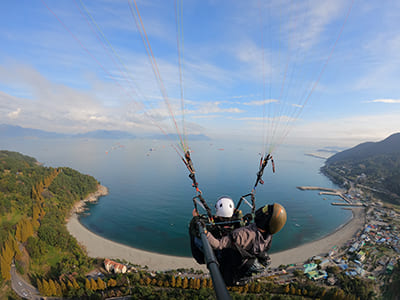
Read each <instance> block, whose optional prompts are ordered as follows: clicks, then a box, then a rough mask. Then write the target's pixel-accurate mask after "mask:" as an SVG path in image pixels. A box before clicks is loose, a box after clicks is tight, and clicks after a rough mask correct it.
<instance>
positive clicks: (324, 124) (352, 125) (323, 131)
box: [291, 112, 400, 145]
mask: <svg viewBox="0 0 400 300" xmlns="http://www.w3.org/2000/svg"><path fill="white" fill-rule="evenodd" d="M399 131H400V118H399V112H397V113H396V112H392V113H386V114H377V115H371V114H370V115H356V116H353V117H343V118H340V117H337V118H334V119H329V120H324V121H319V122H309V123H300V122H299V123H297V125H296V126H294V128H293V129H292V130H291V135H292V137H297V138H299V139H304V140H305V141H306V140H307V139H317V140H318V139H319V140H321V141H324V140H330V141H331V142H335V143H337V145H349V144H353V145H356V144H358V143H360V142H365V141H377V140H381V139H383V138H385V137H388V136H389V135H391V134H393V133H395V132H399Z"/></svg>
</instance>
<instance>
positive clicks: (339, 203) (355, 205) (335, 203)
mask: <svg viewBox="0 0 400 300" xmlns="http://www.w3.org/2000/svg"><path fill="white" fill-rule="evenodd" d="M331 204H332V205H335V206H348V207H360V206H364V204H362V203H361V202H356V203H343V202H332V203H331Z"/></svg>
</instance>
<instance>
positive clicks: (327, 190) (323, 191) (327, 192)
mask: <svg viewBox="0 0 400 300" xmlns="http://www.w3.org/2000/svg"><path fill="white" fill-rule="evenodd" d="M297 188H298V189H299V190H301V191H321V192H319V193H318V194H319V195H330V196H338V197H340V198H342V199H343V200H344V201H346V202H347V203H337V204H333V203H332V205H342V206H344V205H347V206H360V205H353V203H352V201H351V200H350V199H349V198H347V197H346V196H345V194H344V192H343V191H341V190H335V189H330V188H324V187H318V186H298V187H297ZM361 206H362V205H361Z"/></svg>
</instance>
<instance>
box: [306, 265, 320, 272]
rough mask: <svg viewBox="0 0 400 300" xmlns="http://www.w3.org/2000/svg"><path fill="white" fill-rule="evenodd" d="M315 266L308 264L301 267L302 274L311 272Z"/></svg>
mask: <svg viewBox="0 0 400 300" xmlns="http://www.w3.org/2000/svg"><path fill="white" fill-rule="evenodd" d="M317 266H318V265H317V264H315V263H310V264H305V265H303V267H304V273H308V272H311V271H313V270H315V269H316V268H317Z"/></svg>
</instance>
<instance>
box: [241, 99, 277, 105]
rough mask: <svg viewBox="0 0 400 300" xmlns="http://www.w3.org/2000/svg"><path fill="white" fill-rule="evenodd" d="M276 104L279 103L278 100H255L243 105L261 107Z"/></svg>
mask: <svg viewBox="0 0 400 300" xmlns="http://www.w3.org/2000/svg"><path fill="white" fill-rule="evenodd" d="M274 102H279V101H278V100H276V99H266V100H254V101H250V102H245V103H243V104H244V105H254V106H261V105H264V104H268V103H274Z"/></svg>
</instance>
